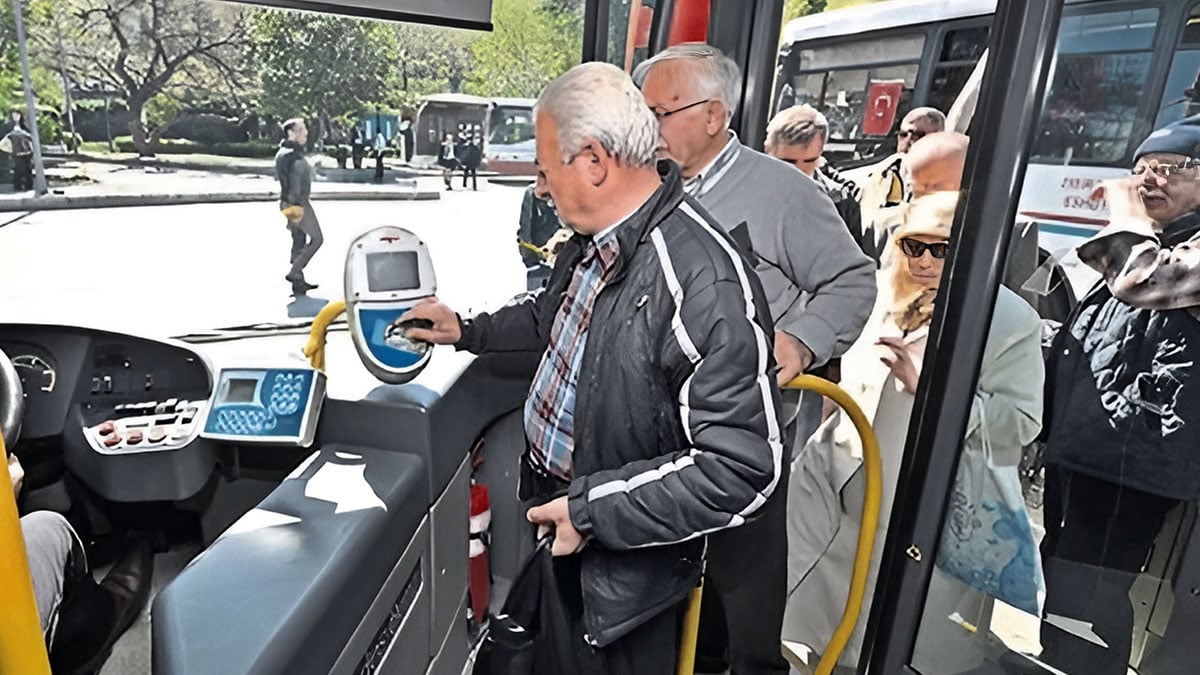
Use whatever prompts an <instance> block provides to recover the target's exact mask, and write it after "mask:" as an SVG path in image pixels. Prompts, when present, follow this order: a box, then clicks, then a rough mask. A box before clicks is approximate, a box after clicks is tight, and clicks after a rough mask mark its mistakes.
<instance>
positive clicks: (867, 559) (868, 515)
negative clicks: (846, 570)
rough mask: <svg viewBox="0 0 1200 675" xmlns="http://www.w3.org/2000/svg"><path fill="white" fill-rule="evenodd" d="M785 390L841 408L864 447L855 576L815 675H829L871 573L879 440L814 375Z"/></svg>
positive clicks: (842, 395)
mask: <svg viewBox="0 0 1200 675" xmlns="http://www.w3.org/2000/svg"><path fill="white" fill-rule="evenodd" d="M786 388H787V389H807V390H809V391H813V392H816V393H818V394H820V395H822V396H825V397H827V398H830V399H833V401H834V402H835V403H837V404H838V405H840V406H841V407H842V408H843V409H844V410H845V411H846V414H848V415H849V416H850V421H851V422H853V423H854V429H855V430H856V431H858V435H859V437H860V438H861V439H862V446H863V469H864V471H865V474H866V480H867V490H866V494H865V495H864V496H863V514H862V522H861V523H860V525H859V529H858V549H857V550H856V551H855V553H854V573H853V575H852V576H851V577H850V594H849V596H847V598H846V608H845V610H843V612H842V620H841V622H840V623H839V624H838V627H837V629H836V630H834V632H833V637H832V638H830V640H829V645H828V646H827V647H826V648H825V652H824V653H823V654H822V655H821V661H820V663H818V664H817V675H829V674H830V673H832V672H833V668H834V666H836V665H837V662H838V659H839V658H841V656H842V650H844V649H845V648H846V643H847V642H849V641H850V636H851V634H853V633H854V626H855V624H856V623H858V618H859V615H860V614H862V606H863V599H864V598H865V597H866V593H867V574H868V572H869V571H870V569H871V550H872V549H873V548H874V547H875V530H876V528H878V526H879V505H880V501H881V499H882V497H883V464H882V461H881V460H880V458H879V439H878V438H876V437H875V431H874V430H873V429H871V423H870V422H869V421H868V420H867V416H866V415H864V414H863V411H862V408H859V407H858V404H857V403H855V402H854V399H853V398H851V397H850V395H849V394H847V393H846V390H844V389H842V388H841V387H839V386H837V385H836V384H834V383H832V382H830V381H829V380H825V379H822V378H819V377H816V376H815V375H801V376H799V377H797V378H796V379H794V380H792V381H791V382H788V383H787V385H786Z"/></svg>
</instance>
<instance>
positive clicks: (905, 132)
mask: <svg viewBox="0 0 1200 675" xmlns="http://www.w3.org/2000/svg"><path fill="white" fill-rule="evenodd" d="M928 135H929V134H928V133H926V132H924V131H917V130H916V129H902V130H901V131H900V133H898V134H896V136H897V137H899V138H908V137H909V136H912V138H913V140H914V141H919V140H921V139H922V138H925V137H926V136H928Z"/></svg>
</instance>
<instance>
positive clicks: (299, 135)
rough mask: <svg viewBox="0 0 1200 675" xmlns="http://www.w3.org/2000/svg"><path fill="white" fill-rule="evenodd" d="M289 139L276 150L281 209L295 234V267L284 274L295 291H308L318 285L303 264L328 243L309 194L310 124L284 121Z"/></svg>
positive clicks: (293, 258) (294, 120)
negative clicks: (308, 277) (307, 152)
mask: <svg viewBox="0 0 1200 675" xmlns="http://www.w3.org/2000/svg"><path fill="white" fill-rule="evenodd" d="M283 133H284V134H285V135H286V138H284V139H283V141H282V142H281V143H280V144H279V151H278V152H276V153H275V177H276V178H277V179H278V180H279V187H280V195H279V211H280V213H282V214H283V216H284V217H285V218H287V227H288V230H289V231H291V233H292V257H291V261H292V267H291V269H290V270H289V271H288V273H287V275H286V276H285V277H284V278H285V279H287V280H288V281H290V282H291V284H292V292H293V293H297V294H303V293H307V292H308V291H310V290H312V289H314V288H316V287H317V285H316V284H312V283H309V282H308V281H307V280H306V279H305V278H304V267H305V266H306V265H308V262H309V261H310V260H312V257H313V256H314V255H316V253H317V249H319V248H321V244H323V243H324V242H325V236H324V235H323V234H322V233H321V223H320V222H318V221H317V214H316V213H314V212H313V208H312V204H311V203H310V202H309V196H310V195H311V193H312V178H313V170H312V165H310V164H309V163H308V160H307V159H305V157H304V144H305V143H307V142H308V127H307V126H306V125H305V124H304V120H303V119H300V118H294V119H290V120H288V121H286V122H284V123H283Z"/></svg>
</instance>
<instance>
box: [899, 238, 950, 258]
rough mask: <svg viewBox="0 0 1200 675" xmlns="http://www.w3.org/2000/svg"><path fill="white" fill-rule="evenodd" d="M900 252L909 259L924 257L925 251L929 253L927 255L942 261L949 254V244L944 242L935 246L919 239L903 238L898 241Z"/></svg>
mask: <svg viewBox="0 0 1200 675" xmlns="http://www.w3.org/2000/svg"><path fill="white" fill-rule="evenodd" d="M900 250H901V251H904V255H906V256H908V257H910V258H920V257H921V256H923V255H925V251H929V255H931V256H933V257H934V258H936V259H937V260H942V259H944V258H945V257H946V256H947V255H948V254H949V253H950V244H949V242H944V241H942V242H938V243H936V244H926V243H925V242H923V241H920V240H919V239H909V238H908V237H904V238H903V239H901V240H900Z"/></svg>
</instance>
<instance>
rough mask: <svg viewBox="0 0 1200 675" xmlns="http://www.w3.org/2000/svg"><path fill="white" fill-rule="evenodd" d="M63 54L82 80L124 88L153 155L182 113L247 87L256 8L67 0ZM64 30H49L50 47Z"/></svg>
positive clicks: (226, 100) (137, 136)
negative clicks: (245, 66) (246, 58)
mask: <svg viewBox="0 0 1200 675" xmlns="http://www.w3.org/2000/svg"><path fill="white" fill-rule="evenodd" d="M56 6H58V7H61V9H58V10H57V11H61V12H63V14H64V16H61V17H60V18H61V19H62V22H61V24H60V25H61V29H62V33H63V35H62V38H63V44H64V53H63V55H62V58H63V59H64V61H65V62H66V64H67V68H68V70H69V71H70V72H71V73H72V75H73V76H74V77H75V78H76V80H77V81H79V82H89V83H100V84H103V85H104V86H105V87H107V88H115V89H117V90H119V91H120V92H121V97H122V98H123V99H124V100H125V101H126V103H127V104H128V106H129V111H130V113H131V119H130V123H129V130H130V133H131V134H132V135H133V142H134V145H135V147H136V148H137V151H138V154H139V155H141V156H153V155H154V150H155V148H156V146H157V145H158V141H159V139H160V138H161V137H162V134H163V133H164V132H165V131H166V130H167V128H168V127H169V126H170V125H171V124H172V123H173V122H175V121H178V120H179V119H180V118H181V117H183V116H186V115H189V114H192V113H194V112H197V111H199V110H212V109H228V108H230V107H234V106H236V105H237V104H238V102H239V101H240V99H241V98H242V97H243V96H244V94H245V74H244V72H243V70H242V68H241V57H242V55H243V52H244V49H245V46H246V41H247V35H248V21H249V16H250V14H251V10H248V9H242V8H235V7H234V6H232V5H225V4H221V3H211V2H196V1H195V0H59V1H58V2H56ZM56 37H57V36H54V35H47V34H42V35H40V36H39V38H38V41H39V43H41V44H42V45H43V49H42V51H43V52H51V53H53V52H54V51H55V47H54V45H55V43H56V41H57V40H56Z"/></svg>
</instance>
